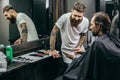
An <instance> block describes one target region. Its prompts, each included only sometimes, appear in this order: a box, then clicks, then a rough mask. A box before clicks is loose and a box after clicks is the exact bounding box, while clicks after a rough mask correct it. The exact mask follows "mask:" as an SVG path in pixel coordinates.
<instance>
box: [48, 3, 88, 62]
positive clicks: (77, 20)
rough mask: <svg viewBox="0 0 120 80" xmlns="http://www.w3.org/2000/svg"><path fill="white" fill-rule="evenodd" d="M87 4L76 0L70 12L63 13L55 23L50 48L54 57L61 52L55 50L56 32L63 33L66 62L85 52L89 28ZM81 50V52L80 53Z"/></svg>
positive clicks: (62, 47)
mask: <svg viewBox="0 0 120 80" xmlns="http://www.w3.org/2000/svg"><path fill="white" fill-rule="evenodd" d="M85 10H86V6H85V5H84V4H83V3H81V2H75V3H74V5H73V8H72V10H71V12H70V13H66V14H63V15H62V16H61V17H60V18H59V19H58V21H57V22H56V23H55V25H54V27H53V30H52V32H51V37H50V49H51V51H52V55H53V57H55V58H57V57H58V56H59V54H58V53H57V52H56V51H55V42H56V36H57V35H56V34H57V32H58V31H60V33H61V39H62V46H61V51H62V56H63V60H64V62H65V63H68V64H69V63H71V61H72V59H74V58H75V57H77V56H79V55H80V54H79V53H83V52H85V50H84V47H83V43H84V40H85V37H86V32H87V30H88V25H89V21H88V19H87V18H86V17H84V16H83V15H84V13H85ZM78 52H79V53H78Z"/></svg>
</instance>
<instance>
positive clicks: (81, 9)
mask: <svg viewBox="0 0 120 80" xmlns="http://www.w3.org/2000/svg"><path fill="white" fill-rule="evenodd" d="M72 9H73V10H76V11H78V12H85V11H86V6H85V4H84V3H82V2H75V3H74V4H73V7H72Z"/></svg>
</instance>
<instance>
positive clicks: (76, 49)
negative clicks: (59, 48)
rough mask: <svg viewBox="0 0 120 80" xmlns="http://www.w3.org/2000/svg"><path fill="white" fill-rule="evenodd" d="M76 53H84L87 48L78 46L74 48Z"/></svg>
mask: <svg viewBox="0 0 120 80" xmlns="http://www.w3.org/2000/svg"><path fill="white" fill-rule="evenodd" d="M73 50H74V52H75V53H79V54H82V53H84V52H85V50H82V49H81V48H79V47H77V48H74V49H73Z"/></svg>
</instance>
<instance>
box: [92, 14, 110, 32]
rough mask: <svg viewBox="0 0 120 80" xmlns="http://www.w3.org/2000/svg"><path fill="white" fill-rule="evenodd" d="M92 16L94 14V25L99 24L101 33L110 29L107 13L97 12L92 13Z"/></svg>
mask: <svg viewBox="0 0 120 80" xmlns="http://www.w3.org/2000/svg"><path fill="white" fill-rule="evenodd" d="M94 16H95V18H94V23H95V25H100V26H101V28H102V32H103V33H106V32H108V31H110V28H111V20H110V17H109V16H108V14H107V13H105V12H97V13H95V14H94Z"/></svg>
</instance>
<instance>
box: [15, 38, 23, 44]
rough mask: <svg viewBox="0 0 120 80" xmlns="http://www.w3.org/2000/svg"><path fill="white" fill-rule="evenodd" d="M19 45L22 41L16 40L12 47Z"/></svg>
mask: <svg viewBox="0 0 120 80" xmlns="http://www.w3.org/2000/svg"><path fill="white" fill-rule="evenodd" d="M21 43H22V41H21V40H20V39H18V40H16V41H15V42H14V45H17V44H21Z"/></svg>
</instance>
